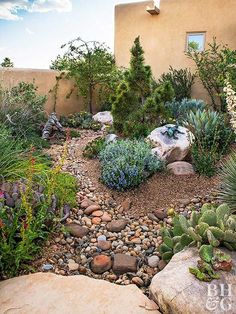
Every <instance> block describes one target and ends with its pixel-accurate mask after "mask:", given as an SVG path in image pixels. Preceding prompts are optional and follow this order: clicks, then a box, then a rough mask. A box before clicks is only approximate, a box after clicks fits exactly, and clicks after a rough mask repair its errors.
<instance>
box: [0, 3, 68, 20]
mask: <svg viewBox="0 0 236 314" xmlns="http://www.w3.org/2000/svg"><path fill="white" fill-rule="evenodd" d="M19 10H26V11H29V12H41V13H46V12H50V11H57V12H69V11H71V10H72V3H71V0H34V1H33V2H32V1H31V2H30V1H29V0H0V19H2V20H11V21H16V20H20V19H22V18H21V17H20V16H19V15H18V14H17V13H18V11H19Z"/></svg>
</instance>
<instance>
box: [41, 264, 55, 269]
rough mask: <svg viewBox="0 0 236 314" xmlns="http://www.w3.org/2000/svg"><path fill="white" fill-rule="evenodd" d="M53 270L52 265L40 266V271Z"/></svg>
mask: <svg viewBox="0 0 236 314" xmlns="http://www.w3.org/2000/svg"><path fill="white" fill-rule="evenodd" d="M52 269H53V265H52V264H44V265H43V266H42V270H43V271H49V270H52Z"/></svg>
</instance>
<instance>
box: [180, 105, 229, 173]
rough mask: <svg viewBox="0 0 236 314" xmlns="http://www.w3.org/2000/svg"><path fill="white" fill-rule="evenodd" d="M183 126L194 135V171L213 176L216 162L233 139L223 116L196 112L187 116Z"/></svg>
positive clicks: (212, 112) (210, 112) (211, 112)
mask: <svg viewBox="0 0 236 314" xmlns="http://www.w3.org/2000/svg"><path fill="white" fill-rule="evenodd" d="M184 125H185V126H186V127H187V128H188V129H189V130H190V131H191V132H192V134H193V135H194V141H193V144H192V154H193V162H194V165H195V168H196V170H197V171H198V172H199V173H201V174H205V175H208V176H211V175H213V174H214V172H215V164H216V162H217V160H219V159H220V157H221V156H222V154H224V153H226V152H227V150H228V148H229V145H230V144H231V143H232V142H233V140H234V139H235V135H234V133H233V131H232V130H231V128H230V127H229V126H228V125H227V120H226V118H225V116H224V115H223V114H220V113H218V112H214V111H207V110H197V111H196V112H190V113H188V114H187V116H186V120H185V122H184Z"/></svg>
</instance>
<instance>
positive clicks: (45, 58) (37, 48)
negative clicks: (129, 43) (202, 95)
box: [0, 0, 139, 68]
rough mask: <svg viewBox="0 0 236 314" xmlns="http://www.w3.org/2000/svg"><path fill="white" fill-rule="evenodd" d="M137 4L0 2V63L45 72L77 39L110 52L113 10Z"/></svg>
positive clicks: (86, 0)
mask: <svg viewBox="0 0 236 314" xmlns="http://www.w3.org/2000/svg"><path fill="white" fill-rule="evenodd" d="M125 2H139V1H138V0H0V61H1V60H2V59H3V58H4V57H6V56H7V57H10V58H11V59H12V61H13V62H14V64H15V66H16V67H24V68H48V67H49V64H50V62H51V60H53V59H55V58H56V56H57V55H58V54H59V53H60V46H61V45H62V44H64V43H66V42H68V41H69V40H71V39H74V38H76V37H78V36H80V37H82V38H83V39H85V40H97V41H101V42H105V43H106V44H107V45H108V46H109V47H110V48H111V49H113V42H114V6H115V5H116V4H119V3H125Z"/></svg>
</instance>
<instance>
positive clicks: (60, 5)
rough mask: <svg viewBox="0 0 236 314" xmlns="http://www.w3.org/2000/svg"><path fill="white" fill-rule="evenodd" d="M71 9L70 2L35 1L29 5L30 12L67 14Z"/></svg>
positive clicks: (68, 0)
mask: <svg viewBox="0 0 236 314" xmlns="http://www.w3.org/2000/svg"><path fill="white" fill-rule="evenodd" d="M71 9H72V3H71V1H70V0H36V1H34V2H33V4H32V5H31V7H30V9H29V11H30V12H50V11H57V12H69V11H71Z"/></svg>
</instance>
